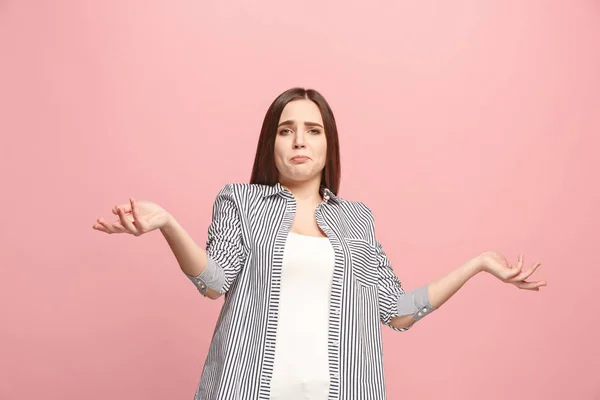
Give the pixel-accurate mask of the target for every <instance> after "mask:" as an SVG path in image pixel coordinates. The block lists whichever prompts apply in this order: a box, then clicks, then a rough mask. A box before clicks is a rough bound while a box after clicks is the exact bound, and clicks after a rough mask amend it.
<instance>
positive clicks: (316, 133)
mask: <svg viewBox="0 0 600 400" xmlns="http://www.w3.org/2000/svg"><path fill="white" fill-rule="evenodd" d="M309 132H311V133H313V134H315V135H318V134H319V133H321V131H320V130H319V129H311V130H310V131H309Z"/></svg>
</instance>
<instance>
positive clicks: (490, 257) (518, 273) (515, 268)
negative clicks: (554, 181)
mask: <svg viewBox="0 0 600 400" xmlns="http://www.w3.org/2000/svg"><path fill="white" fill-rule="evenodd" d="M540 265H541V263H539V262H537V263H535V264H534V265H533V266H532V267H531V268H529V269H527V270H526V271H524V270H523V256H522V255H520V256H519V259H518V261H517V264H516V265H512V264H511V263H509V262H508V260H507V259H506V258H505V257H504V256H502V255H501V254H499V253H496V252H494V251H489V252H486V253H483V254H481V255H479V256H477V257H475V258H473V259H472V260H470V261H468V262H467V263H465V264H463V265H461V266H460V267H458V268H456V269H454V270H453V271H451V272H450V273H449V274H447V275H446V276H444V277H442V278H440V279H437V280H435V281H432V282H430V283H429V284H428V285H426V286H425V287H422V288H419V289H417V291H419V290H421V291H424V290H426V293H424V294H422V295H421V297H425V296H427V297H428V301H429V305H430V307H425V308H424V309H425V312H431V311H433V310H435V309H438V308H439V307H440V306H441V305H442V304H444V303H445V302H446V301H447V300H448V299H450V297H452V296H453V295H454V294H455V293H456V292H458V290H459V289H460V288H461V287H462V286H463V285H464V284H465V283H466V282H467V281H468V280H469V279H471V278H472V277H474V276H475V275H477V274H478V273H480V272H488V273H490V274H491V275H493V276H495V277H496V278H498V279H500V280H501V281H502V282H504V283H510V284H513V285H515V286H516V287H518V288H519V289H525V290H535V291H539V290H540V287H541V286H546V281H537V282H529V281H527V278H529V276H531V274H533V273H534V272H535V270H536V269H537V268H538V267H539V266H540ZM413 297H414V296H413ZM406 299H410V296H406ZM402 302H403V298H401V299H400V300H399V308H402ZM412 302H414V300H411V303H412ZM427 308H431V310H429V309H427ZM419 312H422V311H419ZM417 315H419V314H418V313H417ZM419 316H420V315H419ZM418 319H419V317H417V319H415V315H414V314H411V315H403V316H396V317H393V318H392V321H391V323H390V325H391V326H392V327H393V328H396V329H404V328H408V327H410V326H412V324H414V323H415V322H416V321H417V320H418Z"/></svg>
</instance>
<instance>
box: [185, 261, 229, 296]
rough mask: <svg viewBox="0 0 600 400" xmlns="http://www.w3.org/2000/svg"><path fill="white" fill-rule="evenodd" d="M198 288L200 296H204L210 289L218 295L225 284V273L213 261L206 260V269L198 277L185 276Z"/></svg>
mask: <svg viewBox="0 0 600 400" xmlns="http://www.w3.org/2000/svg"><path fill="white" fill-rule="evenodd" d="M185 276H187V277H188V278H189V279H190V280H191V281H192V282H193V283H194V285H196V287H197V288H198V291H199V292H200V294H201V295H202V296H206V290H207V289H212V290H215V291H217V292H219V293H221V290H222V289H223V285H224V284H225V273H224V272H223V268H221V267H220V266H219V265H218V264H217V263H216V262H215V261H214V260H213V259H211V258H210V257H209V258H208V263H207V264H206V268H205V269H204V271H202V272H201V273H200V274H199V275H196V276H191V275H188V274H185Z"/></svg>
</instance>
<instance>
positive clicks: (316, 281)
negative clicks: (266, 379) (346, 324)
mask: <svg viewBox="0 0 600 400" xmlns="http://www.w3.org/2000/svg"><path fill="white" fill-rule="evenodd" d="M334 264H335V254H334V251H333V248H332V247H331V244H330V243H329V239H328V238H326V237H314V236H305V235H300V234H297V233H293V232H290V234H289V236H288V238H287V241H286V245H285V250H284V255H283V271H282V276H281V297H280V301H279V318H278V325H277V337H276V342H275V363H274V366H273V378H272V381H271V400H283V399H285V400H300V399H302V400H306V399H310V400H326V399H327V396H328V394H329V367H328V364H329V361H328V351H327V335H328V323H329V298H330V294H331V280H332V277H333V267H334Z"/></svg>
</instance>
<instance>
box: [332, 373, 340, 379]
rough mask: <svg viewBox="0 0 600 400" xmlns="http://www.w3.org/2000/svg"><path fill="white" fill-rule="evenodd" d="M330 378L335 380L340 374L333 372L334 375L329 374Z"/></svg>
mask: <svg viewBox="0 0 600 400" xmlns="http://www.w3.org/2000/svg"><path fill="white" fill-rule="evenodd" d="M331 377H332V378H334V379H337V378H339V377H340V374H338V373H337V372H335V373H333V374H331Z"/></svg>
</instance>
